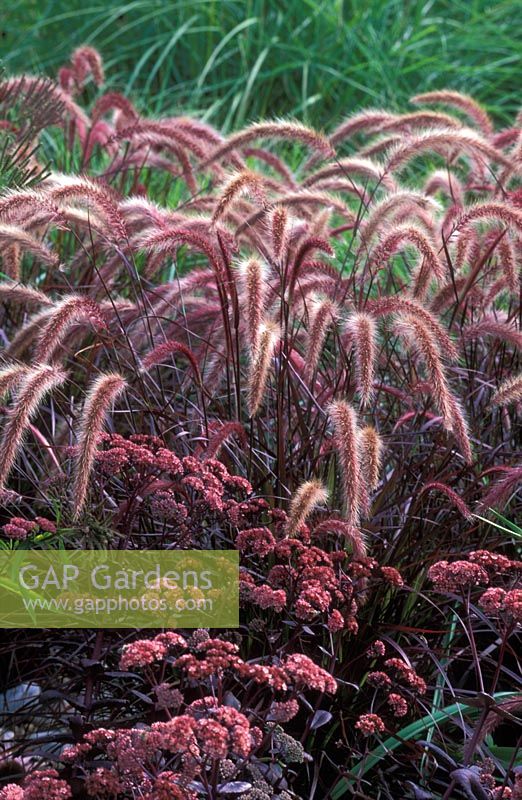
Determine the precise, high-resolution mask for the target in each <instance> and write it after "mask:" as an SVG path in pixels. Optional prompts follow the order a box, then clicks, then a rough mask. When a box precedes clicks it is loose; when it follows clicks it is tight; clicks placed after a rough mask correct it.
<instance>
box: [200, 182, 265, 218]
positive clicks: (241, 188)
mask: <svg viewBox="0 0 522 800" xmlns="http://www.w3.org/2000/svg"><path fill="white" fill-rule="evenodd" d="M244 194H248V195H250V196H251V197H252V198H253V200H254V201H255V202H256V203H257V204H258V205H260V206H264V205H265V204H266V193H265V185H264V179H263V176H262V175H258V174H257V173H256V172H253V171H252V170H250V169H245V170H243V171H242V172H240V173H238V174H237V175H233V176H232V178H231V179H230V180H229V181H228V183H227V184H226V186H225V187H224V188H223V191H222V192H221V195H220V196H219V198H218V201H217V205H216V208H215V209H214V213H213V214H212V224H214V225H215V224H216V222H217V221H218V220H219V219H221V217H222V216H223V215H224V214H226V212H227V210H228V209H229V208H230V206H231V205H232V203H233V202H234V201H235V200H236V199H237V198H239V197H241V196H242V195H244Z"/></svg>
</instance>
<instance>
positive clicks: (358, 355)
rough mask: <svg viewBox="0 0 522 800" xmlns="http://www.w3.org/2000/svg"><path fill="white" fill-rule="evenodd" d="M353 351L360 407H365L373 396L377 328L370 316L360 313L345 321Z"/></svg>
mask: <svg viewBox="0 0 522 800" xmlns="http://www.w3.org/2000/svg"><path fill="white" fill-rule="evenodd" d="M346 327H347V330H348V331H349V332H350V334H351V336H352V340H353V347H354V350H355V377H356V385H357V391H358V392H359V396H360V399H361V405H362V406H363V407H364V406H366V405H367V404H368V403H369V401H370V400H371V397H372V394H373V381H374V375H375V362H376V358H377V346H376V340H377V326H376V324H375V320H374V318H373V317H372V316H371V315H370V314H366V313H365V312H363V311H361V312H358V313H356V314H352V315H351V316H350V317H349V318H348V320H347V326H346Z"/></svg>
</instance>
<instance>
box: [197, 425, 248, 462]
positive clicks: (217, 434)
mask: <svg viewBox="0 0 522 800" xmlns="http://www.w3.org/2000/svg"><path fill="white" fill-rule="evenodd" d="M233 436H234V437H235V438H236V439H237V440H238V442H239V444H240V445H241V446H242V447H244V448H246V446H247V435H246V431H245V429H244V427H243V426H242V425H241V423H240V422H225V424H224V425H221V427H220V428H218V430H215V431H213V432H212V433H211V434H210V435H209V439H208V447H207V449H206V450H205V455H204V458H205V459H207V458H218V456H219V454H220V452H221V449H222V447H223V446H224V445H225V444H226V443H227V442H228V441H229V439H231V438H232V437H233Z"/></svg>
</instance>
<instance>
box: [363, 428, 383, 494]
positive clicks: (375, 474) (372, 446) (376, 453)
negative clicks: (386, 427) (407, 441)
mask: <svg viewBox="0 0 522 800" xmlns="http://www.w3.org/2000/svg"><path fill="white" fill-rule="evenodd" d="M359 436H360V448H361V472H362V476H363V479H364V480H365V481H366V483H367V485H368V488H369V489H370V491H371V492H373V491H375V489H376V488H377V486H378V484H379V478H380V475H381V466H382V453H383V444H382V439H381V437H380V436H379V434H378V433H377V431H376V430H375V428H374V427H373V426H372V425H367V426H366V427H365V428H361V431H360V433H359Z"/></svg>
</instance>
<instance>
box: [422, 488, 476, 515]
mask: <svg viewBox="0 0 522 800" xmlns="http://www.w3.org/2000/svg"><path fill="white" fill-rule="evenodd" d="M433 490H435V491H438V492H441V493H442V494H444V495H445V496H446V497H447V498H448V500H449V501H450V502H451V504H452V505H454V506H455V508H456V509H458V510H459V511H460V513H461V514H462V516H463V517H465V518H466V519H468V520H472V519H473V514H472V513H471V510H470V509H469V508H468V506H467V505H466V503H465V502H464V500H463V499H462V498H461V497H459V495H458V494H457V492H456V491H455V490H454V489H452V488H451V486H448V485H447V484H446V483H441V482H440V481H430V482H429V483H425V484H424V486H423V487H422V489H421V490H420V492H419V497H420V496H421V495H423V494H425V493H426V492H430V491H433Z"/></svg>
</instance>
